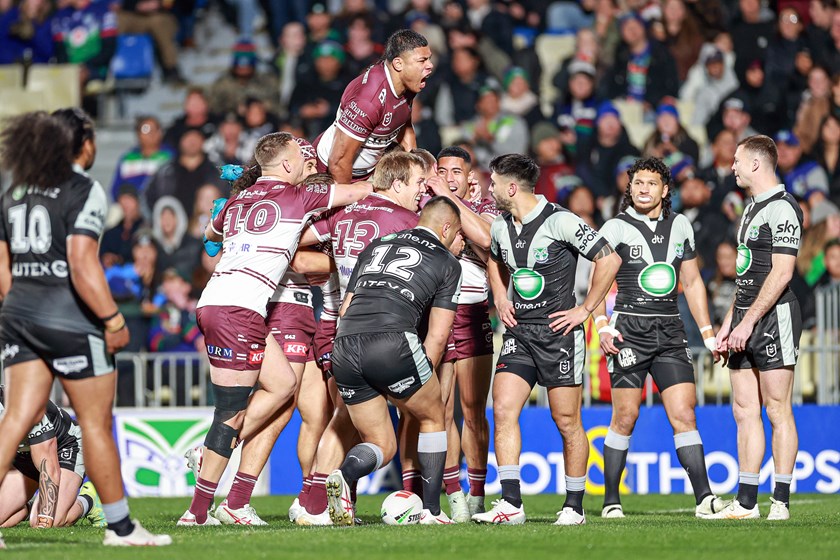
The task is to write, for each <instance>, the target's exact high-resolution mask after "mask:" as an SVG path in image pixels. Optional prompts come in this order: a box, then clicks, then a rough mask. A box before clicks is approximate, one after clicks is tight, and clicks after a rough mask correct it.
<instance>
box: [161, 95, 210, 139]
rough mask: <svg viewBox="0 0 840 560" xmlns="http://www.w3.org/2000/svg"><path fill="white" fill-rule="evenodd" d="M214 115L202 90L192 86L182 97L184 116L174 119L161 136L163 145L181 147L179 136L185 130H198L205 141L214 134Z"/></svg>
mask: <svg viewBox="0 0 840 560" xmlns="http://www.w3.org/2000/svg"><path fill="white" fill-rule="evenodd" d="M216 120H217V118H216V115H213V114H212V113H210V105H209V104H208V103H207V96H206V95H205V94H204V89H202V88H200V87H197V86H193V87H190V88H189V89H187V94H186V95H185V96H184V114H183V115H181V116H180V117H178V118H176V119H175V122H173V123H172V126H170V127H169V128H168V129H167V130H166V134H164V136H163V143H164V144H166V145H167V146H172V147H173V148H175V147H178V146H180V145H181V136H183V134H184V132H186V131H187V130H199V131H201V135H202V136H203V137H204V139H205V140H206V139H207V138H210V137H211V136H213V134H215V132H216Z"/></svg>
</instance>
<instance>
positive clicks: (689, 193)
mask: <svg viewBox="0 0 840 560" xmlns="http://www.w3.org/2000/svg"><path fill="white" fill-rule="evenodd" d="M688 175H689V178H688V179H686V180H684V181H682V182H681V183H680V184H679V194H680V203H681V205H682V208H681V209H680V213H681V214H682V215H683V216H685V217H686V218H688V221H689V222H691V227H692V228H693V229H694V241H695V250H696V252H697V255H698V256H699V257H700V259H701V268H703V267H707V266H711V265H712V264H713V263H714V262H715V251H716V248H717V246H718V245H720V244H721V242H723V240H724V239H727V238H728V237H730V236H734V234H735V231H734V226H733V224H732V223H731V222H730V221H729V220H728V219H727V218H726V216H724V215H723V214H721V212H720V208H719V207H718V208H716V207H714V206H712V205H711V204H710V201H711V200H712V189H711V188H710V187H709V185H708V184H706V182H705V181H704V180H702V179H700V178H699V177H697V176H695V175H694V172H693V171H692V172H690V173H689V174H688Z"/></svg>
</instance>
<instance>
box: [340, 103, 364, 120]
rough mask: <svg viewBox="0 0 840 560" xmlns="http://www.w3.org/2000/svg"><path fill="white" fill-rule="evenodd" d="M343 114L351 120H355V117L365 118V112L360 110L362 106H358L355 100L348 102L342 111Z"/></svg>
mask: <svg viewBox="0 0 840 560" xmlns="http://www.w3.org/2000/svg"><path fill="white" fill-rule="evenodd" d="M344 114H345V115H347V116H348V117H349V118H351V119H353V120H356V117H362V118H363V119H366V118H367V113H365V112H364V111H362V108H361V107H359V105H358V104H356V102H355V101H351V102H350V105H348V106H347V110H346V111H344Z"/></svg>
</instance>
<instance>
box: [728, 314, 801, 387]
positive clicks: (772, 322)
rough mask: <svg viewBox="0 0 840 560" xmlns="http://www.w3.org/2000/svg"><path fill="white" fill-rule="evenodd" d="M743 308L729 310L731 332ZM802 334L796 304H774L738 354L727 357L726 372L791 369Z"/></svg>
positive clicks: (740, 319) (739, 320)
mask: <svg viewBox="0 0 840 560" xmlns="http://www.w3.org/2000/svg"><path fill="white" fill-rule="evenodd" d="M746 312H747V310H746V309H740V308H738V307H736V308H735V309H734V310H733V311H732V329H734V328H735V327H737V326H738V323H740V322H741V321H742V320H743V319H744V314H745V313H746ZM801 335H802V315H801V313H800V312H799V302H798V301H797V300H796V299H792V300H791V301H789V302H785V303H778V304H776V307H774V308H773V309H771V310H770V311H769V312H768V313H767V314H766V315H764V317H762V318H761V319H759V321H758V323H756V325H755V328H754V329H753V332H752V335H751V336H750V338H749V340H747V347H746V349H744V351H742V352H733V353H732V354H730V356H729V369H757V370H758V371H769V370H773V369H780V368H785V367H793V366H795V365H796V360H797V358H798V357H799V337H800V336H801Z"/></svg>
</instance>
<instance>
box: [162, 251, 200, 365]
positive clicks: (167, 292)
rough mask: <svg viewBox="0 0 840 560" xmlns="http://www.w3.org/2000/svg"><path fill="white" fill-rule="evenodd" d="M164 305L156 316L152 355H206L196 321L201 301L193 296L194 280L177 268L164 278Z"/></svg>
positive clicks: (172, 269) (171, 269) (168, 269)
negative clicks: (163, 353) (198, 305)
mask: <svg viewBox="0 0 840 560" xmlns="http://www.w3.org/2000/svg"><path fill="white" fill-rule="evenodd" d="M160 291H161V292H162V295H163V298H164V302H163V304H162V305H161V306H160V308H159V309H158V312H157V313H156V314H155V315H154V316H153V317H152V326H151V329H150V330H149V349H150V350H151V351H152V352H203V351H204V337H203V336H201V331H200V330H198V323H197V322H196V318H195V305H196V303H197V301H196V300H195V299H193V298H191V297H190V292H191V291H192V279H191V278H187V277H185V276H184V275H183V272H181V271H180V270H178V269H177V268H167V269H166V270H164V271H163V275H162V277H161V284H160Z"/></svg>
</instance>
